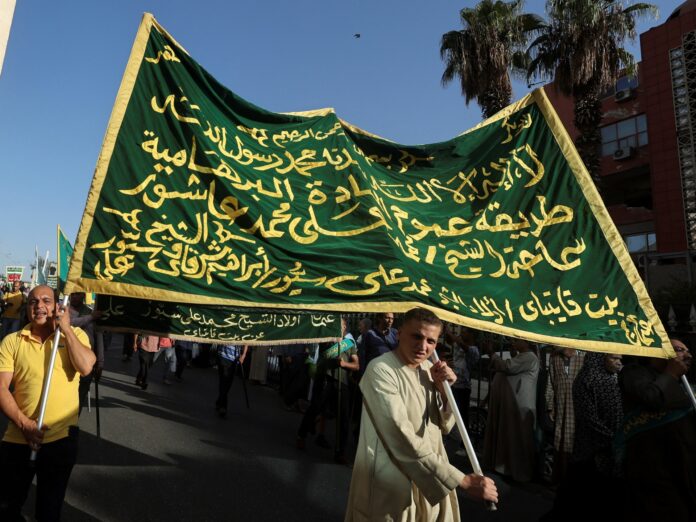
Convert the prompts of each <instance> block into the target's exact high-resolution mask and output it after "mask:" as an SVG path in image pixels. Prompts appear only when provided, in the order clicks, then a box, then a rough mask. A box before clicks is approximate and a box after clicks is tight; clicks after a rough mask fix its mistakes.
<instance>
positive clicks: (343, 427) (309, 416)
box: [297, 376, 351, 455]
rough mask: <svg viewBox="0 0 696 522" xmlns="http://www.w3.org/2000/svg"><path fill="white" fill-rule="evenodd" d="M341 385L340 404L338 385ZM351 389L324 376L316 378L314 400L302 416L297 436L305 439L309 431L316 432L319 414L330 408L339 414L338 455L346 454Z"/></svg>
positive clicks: (335, 448)
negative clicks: (315, 427) (315, 426)
mask: <svg viewBox="0 0 696 522" xmlns="http://www.w3.org/2000/svg"><path fill="white" fill-rule="evenodd" d="M339 386H341V397H340V404H339V400H338V399H339V397H338V387H339ZM350 395H351V394H350V389H349V388H348V386H346V385H345V384H339V383H338V382H337V381H335V380H333V379H327V378H326V377H324V376H322V377H319V378H316V379H315V380H314V389H313V390H312V400H311V402H310V403H309V408H307V411H306V412H305V414H304V416H303V417H302V422H301V423H300V428H299V429H298V430H297V436H298V437H300V438H302V439H304V438H305V437H306V436H307V434H308V433H314V431H315V430H314V425H315V422H316V420H317V417H318V416H319V415H325V414H326V413H327V411H328V410H332V411H334V412H336V413H337V414H338V416H337V417H338V418H337V419H336V429H337V431H338V445H337V446H336V447H334V453H336V455H344V454H345V451H346V446H347V445H348V429H349V428H348V427H349V425H350Z"/></svg>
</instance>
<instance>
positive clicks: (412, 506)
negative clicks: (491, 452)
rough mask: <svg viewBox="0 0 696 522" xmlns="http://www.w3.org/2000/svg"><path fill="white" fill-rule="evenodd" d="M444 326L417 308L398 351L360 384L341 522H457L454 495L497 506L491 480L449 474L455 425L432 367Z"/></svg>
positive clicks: (450, 376)
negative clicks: (448, 446)
mask: <svg viewBox="0 0 696 522" xmlns="http://www.w3.org/2000/svg"><path fill="white" fill-rule="evenodd" d="M441 330H442V323H441V322H440V320H439V319H438V318H437V316H436V315H435V314H433V313H432V312H430V311H429V310H426V309H423V308H414V309H413V310H410V311H409V312H407V314H406V316H405V318H404V324H403V326H402V327H401V329H400V330H399V344H398V346H397V348H396V350H394V351H392V352H389V353H386V354H384V355H382V356H381V357H378V358H377V359H375V360H374V361H372V362H371V363H370V364H369V366H368V367H367V370H366V372H365V375H364V377H363V378H362V380H361V382H360V390H361V391H362V394H363V401H364V402H363V403H364V408H363V414H362V421H361V427H360V440H359V442H358V450H357V454H356V457H355V465H354V468H353V478H352V480H351V484H350V494H349V497H348V509H347V511H346V518H345V520H346V522H353V521H356V522H361V521H377V520H384V521H397V522H421V521H423V522H425V521H428V522H430V521H442V522H445V521H448V522H449V521H458V520H459V504H458V502H457V492H456V488H457V487H461V488H462V489H464V490H466V491H467V492H468V493H469V494H470V495H471V496H473V497H475V498H480V499H484V500H492V501H497V499H498V492H497V490H496V488H495V484H494V483H493V481H492V480H490V479H489V478H484V477H479V476H476V475H473V474H472V475H465V474H464V473H463V472H461V471H459V470H458V469H457V468H455V467H454V466H452V465H451V464H450V463H449V461H448V459H447V453H446V452H445V447H444V444H443V441H442V434H443V433H447V432H449V430H450V429H452V426H453V425H454V423H455V420H454V416H453V415H452V413H451V410H450V408H449V404H447V399H446V396H445V394H444V393H443V392H444V390H443V382H444V381H445V380H446V381H449V382H450V383H453V382H454V381H455V380H456V377H455V375H454V372H453V371H452V370H451V369H450V368H449V367H448V366H447V364H446V363H445V362H442V361H440V362H438V363H436V364H434V365H433V364H432V363H431V362H430V361H429V360H428V359H429V358H430V356H431V354H432V353H433V351H434V350H435V346H436V345H437V339H438V337H439V335H440V332H441Z"/></svg>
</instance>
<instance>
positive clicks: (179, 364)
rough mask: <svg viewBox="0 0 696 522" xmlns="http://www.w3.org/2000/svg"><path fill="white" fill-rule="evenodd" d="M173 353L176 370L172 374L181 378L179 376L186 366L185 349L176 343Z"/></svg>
mask: <svg viewBox="0 0 696 522" xmlns="http://www.w3.org/2000/svg"><path fill="white" fill-rule="evenodd" d="M174 353H176V372H174V375H176V376H177V377H178V378H180V379H181V376H182V375H183V374H184V368H186V350H185V349H184V347H183V346H179V344H178V343H177V344H176V345H175V346H174Z"/></svg>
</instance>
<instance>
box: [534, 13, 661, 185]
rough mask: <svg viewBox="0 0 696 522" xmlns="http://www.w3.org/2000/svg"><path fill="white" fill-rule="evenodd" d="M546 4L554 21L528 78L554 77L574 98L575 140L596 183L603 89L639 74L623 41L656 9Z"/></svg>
mask: <svg viewBox="0 0 696 522" xmlns="http://www.w3.org/2000/svg"><path fill="white" fill-rule="evenodd" d="M546 8H547V12H548V17H549V21H548V23H546V24H544V25H543V27H542V28H541V31H540V34H539V36H538V37H537V38H536V40H535V41H534V42H532V44H531V45H530V47H529V51H528V53H529V56H530V57H531V61H530V63H529V68H528V74H527V78H528V79H532V78H553V79H555V85H556V87H557V88H558V89H560V91H561V93H563V94H565V95H566V96H572V97H573V101H574V105H575V107H574V111H575V113H574V120H573V123H574V124H575V127H576V128H577V129H578V131H579V132H580V135H579V137H578V138H577V140H576V142H575V144H576V146H577V149H578V152H579V153H580V157H581V158H582V159H583V161H584V162H585V166H586V167H587V170H588V171H589V172H590V174H591V175H592V177H593V179H594V180H595V183H597V182H598V181H599V147H600V145H601V136H600V131H599V125H600V123H601V120H602V103H601V99H602V93H603V92H605V91H606V90H607V89H609V88H610V87H613V86H614V84H615V83H616V81H617V80H618V79H619V77H620V76H621V75H622V74H624V73H627V74H629V75H635V72H636V64H635V60H634V59H633V55H632V54H631V53H630V52H628V51H627V50H626V49H624V47H623V45H624V42H625V41H626V40H635V38H636V36H637V33H636V22H637V20H638V19H639V18H642V17H645V16H649V15H652V16H657V8H656V7H655V6H654V5H652V4H646V3H639V4H633V5H629V6H624V4H623V3H621V2H617V1H615V0H548V2H547V5H546Z"/></svg>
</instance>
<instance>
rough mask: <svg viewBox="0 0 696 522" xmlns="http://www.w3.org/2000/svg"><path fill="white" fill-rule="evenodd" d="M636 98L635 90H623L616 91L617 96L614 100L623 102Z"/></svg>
mask: <svg viewBox="0 0 696 522" xmlns="http://www.w3.org/2000/svg"><path fill="white" fill-rule="evenodd" d="M634 96H635V91H634V90H633V89H621V90H620V91H616V94H615V95H614V99H615V100H616V101H617V102H622V101H626V100H630V99H631V98H633V97H634Z"/></svg>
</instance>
